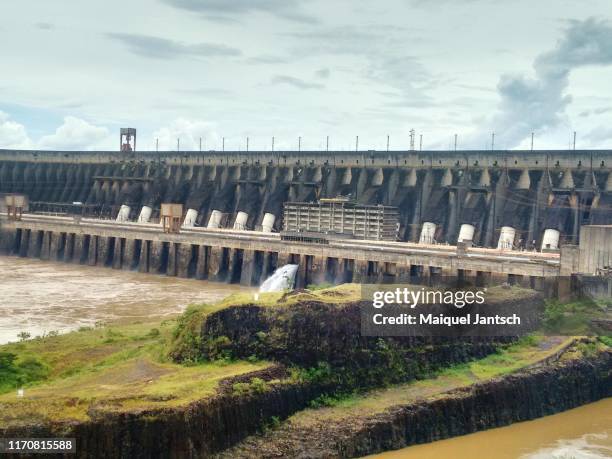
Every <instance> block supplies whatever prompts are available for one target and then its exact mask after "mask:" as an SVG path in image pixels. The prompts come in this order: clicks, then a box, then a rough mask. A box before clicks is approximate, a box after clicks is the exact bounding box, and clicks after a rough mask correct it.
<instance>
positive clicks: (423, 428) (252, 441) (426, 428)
mask: <svg viewBox="0 0 612 459" xmlns="http://www.w3.org/2000/svg"><path fill="white" fill-rule="evenodd" d="M570 350H571V349H570ZM609 396H612V352H611V351H610V350H609V348H608V349H607V350H604V351H600V352H598V353H597V354H596V355H590V356H589V357H584V356H582V357H580V358H571V359H568V360H565V359H561V360H560V361H558V362H556V363H554V364H549V365H547V366H537V367H534V368H531V369H528V370H524V371H520V372H517V373H515V374H511V375H508V376H504V377H501V378H496V379H493V380H491V381H487V382H484V383H481V384H475V385H472V386H468V387H465V388H460V389H456V390H451V391H448V392H445V393H442V394H440V395H436V396H434V397H430V398H429V399H425V400H420V401H415V402H414V403H411V404H405V405H397V406H394V407H391V408H388V409H386V410H385V411H384V412H382V413H379V414H376V415H371V416H368V415H363V416H357V417H351V418H345V419H338V420H337V421H335V422H334V421H330V420H329V419H321V420H320V422H314V423H312V424H306V425H304V424H303V423H302V424H300V423H299V422H295V423H294V422H291V421H289V422H286V423H284V424H283V425H282V426H281V427H280V428H278V429H277V430H275V431H271V432H268V433H266V434H265V435H263V436H257V437H251V438H249V439H248V440H247V441H245V442H243V443H242V444H240V445H238V446H237V447H234V448H232V449H230V450H228V451H226V452H224V453H223V454H222V455H220V457H222V458H230V457H231V458H242V457H244V458H275V457H300V458H332V457H334V458H335V457H337V458H349V457H361V456H365V455H368V454H374V453H378V452H383V451H388V450H394V449H400V448H404V447H406V446H410V445H414V444H419V443H427V442H431V441H435V440H441V439H444V438H449V437H453V436H457V435H465V434H469V433H473V432H477V431H480V430H485V429H489V428H494V427H501V426H505V425H508V424H511V423H514V422H520V421H526V420H530V419H535V418H538V417H541V416H546V415H550V414H554V413H557V412H560V411H564V410H567V409H570V408H574V407H577V406H580V405H583V404H586V403H590V402H594V401H597V400H600V399H602V398H605V397H609Z"/></svg>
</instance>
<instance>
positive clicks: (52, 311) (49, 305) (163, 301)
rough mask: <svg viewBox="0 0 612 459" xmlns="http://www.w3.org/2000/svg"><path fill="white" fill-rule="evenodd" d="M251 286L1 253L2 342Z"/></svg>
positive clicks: (144, 315) (142, 316)
mask: <svg viewBox="0 0 612 459" xmlns="http://www.w3.org/2000/svg"><path fill="white" fill-rule="evenodd" d="M249 290H250V289H248V288H245V287H240V286H238V285H227V284H220V283H212V282H205V281H199V280H194V279H178V278H176V277H167V276H161V275H159V276H158V275H152V274H140V273H135V272H130V271H118V270H113V269H108V268H97V267H89V266H77V265H71V264H64V263H53V262H45V261H40V260H33V259H27V258H16V257H1V256H0V344H2V343H7V342H9V341H16V340H17V335H18V334H19V333H20V332H27V333H30V334H31V336H32V337H34V336H37V335H41V334H43V333H48V332H50V331H58V332H67V331H70V330H75V329H78V328H79V327H82V326H93V325H95V324H96V323H97V322H102V323H110V322H123V323H127V322H135V321H139V320H147V319H152V318H157V317H169V316H174V315H177V314H179V313H180V312H181V311H182V310H183V309H184V308H185V307H186V306H187V305H189V304H191V303H206V302H214V301H217V300H220V299H222V298H225V297H226V296H228V295H230V294H232V293H235V292H238V291H249Z"/></svg>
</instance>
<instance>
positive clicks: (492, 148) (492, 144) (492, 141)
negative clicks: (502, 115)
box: [491, 132, 495, 151]
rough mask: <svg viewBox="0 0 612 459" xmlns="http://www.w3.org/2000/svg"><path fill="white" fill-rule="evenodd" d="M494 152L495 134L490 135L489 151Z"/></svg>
mask: <svg viewBox="0 0 612 459" xmlns="http://www.w3.org/2000/svg"><path fill="white" fill-rule="evenodd" d="M493 150H495V132H492V133H491V151H493Z"/></svg>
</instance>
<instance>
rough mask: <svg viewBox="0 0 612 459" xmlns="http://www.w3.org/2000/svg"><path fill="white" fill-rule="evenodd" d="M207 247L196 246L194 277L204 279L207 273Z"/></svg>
mask: <svg viewBox="0 0 612 459" xmlns="http://www.w3.org/2000/svg"><path fill="white" fill-rule="evenodd" d="M207 259H208V247H206V246H205V245H201V246H199V247H198V262H197V264H196V273H195V278H196V279H200V280H202V279H206V277H207V274H208V260H207Z"/></svg>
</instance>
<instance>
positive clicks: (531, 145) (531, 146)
mask: <svg viewBox="0 0 612 459" xmlns="http://www.w3.org/2000/svg"><path fill="white" fill-rule="evenodd" d="M531 151H533V132H532V133H531Z"/></svg>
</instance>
